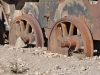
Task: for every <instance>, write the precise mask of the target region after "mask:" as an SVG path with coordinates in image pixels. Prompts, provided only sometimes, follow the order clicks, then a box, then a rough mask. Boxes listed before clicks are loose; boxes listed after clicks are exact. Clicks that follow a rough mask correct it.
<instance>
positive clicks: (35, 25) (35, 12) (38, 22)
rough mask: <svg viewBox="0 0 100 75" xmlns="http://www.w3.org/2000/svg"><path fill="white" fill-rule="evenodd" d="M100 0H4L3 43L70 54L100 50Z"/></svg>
mask: <svg viewBox="0 0 100 75" xmlns="http://www.w3.org/2000/svg"><path fill="white" fill-rule="evenodd" d="M99 8H100V0H12V1H10V0H1V1H0V9H1V11H0V26H1V27H0V44H3V43H4V41H5V37H3V35H5V36H6V37H8V35H7V34H8V33H9V44H12V45H15V43H16V40H17V39H18V38H19V37H20V38H21V39H22V40H23V41H24V43H25V44H27V45H28V44H32V45H36V47H43V46H46V47H48V50H49V51H51V52H55V53H60V54H66V55H68V56H71V55H73V54H74V53H76V54H80V55H81V54H84V55H86V56H89V57H90V56H93V50H94V49H100V35H99V34H100V10H99Z"/></svg>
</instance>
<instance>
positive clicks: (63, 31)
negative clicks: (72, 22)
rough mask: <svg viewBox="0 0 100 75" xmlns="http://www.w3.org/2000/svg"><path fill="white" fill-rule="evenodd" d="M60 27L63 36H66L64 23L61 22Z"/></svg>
mask: <svg viewBox="0 0 100 75" xmlns="http://www.w3.org/2000/svg"><path fill="white" fill-rule="evenodd" d="M61 27H62V33H63V34H62V35H63V37H65V36H68V31H67V28H66V25H65V24H64V23H61Z"/></svg>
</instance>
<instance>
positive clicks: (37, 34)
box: [9, 15, 44, 47]
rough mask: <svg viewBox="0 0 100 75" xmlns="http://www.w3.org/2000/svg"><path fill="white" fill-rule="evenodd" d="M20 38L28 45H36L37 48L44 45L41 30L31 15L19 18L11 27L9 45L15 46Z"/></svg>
mask: <svg viewBox="0 0 100 75" xmlns="http://www.w3.org/2000/svg"><path fill="white" fill-rule="evenodd" d="M18 37H21V38H22V39H23V41H24V42H25V43H27V44H33V45H34V44H35V45H36V47H43V45H44V40H43V34H42V31H41V28H40V26H39V24H38V22H37V21H36V20H35V19H34V18H33V17H32V16H31V15H23V16H19V17H17V18H16V19H15V21H14V22H13V24H12V25H11V29H10V33H9V43H10V44H13V45H14V44H15V43H16V40H17V38H18Z"/></svg>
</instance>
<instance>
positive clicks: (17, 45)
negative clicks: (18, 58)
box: [15, 37, 26, 48]
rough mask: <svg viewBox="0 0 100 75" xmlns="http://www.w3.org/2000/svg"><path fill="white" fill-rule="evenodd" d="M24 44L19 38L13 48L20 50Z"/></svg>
mask: <svg viewBox="0 0 100 75" xmlns="http://www.w3.org/2000/svg"><path fill="white" fill-rule="evenodd" d="M25 46H26V44H25V43H24V41H23V40H22V39H21V37H19V38H18V39H17V41H16V44H15V47H16V48H21V47H25Z"/></svg>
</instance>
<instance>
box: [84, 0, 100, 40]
mask: <svg viewBox="0 0 100 75" xmlns="http://www.w3.org/2000/svg"><path fill="white" fill-rule="evenodd" d="M84 3H85V4H86V5H87V7H88V9H89V12H90V14H91V16H92V20H93V30H92V31H93V39H95V40H100V0H98V3H97V4H91V3H90V2H89V0H84Z"/></svg>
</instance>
